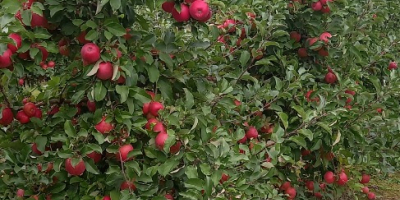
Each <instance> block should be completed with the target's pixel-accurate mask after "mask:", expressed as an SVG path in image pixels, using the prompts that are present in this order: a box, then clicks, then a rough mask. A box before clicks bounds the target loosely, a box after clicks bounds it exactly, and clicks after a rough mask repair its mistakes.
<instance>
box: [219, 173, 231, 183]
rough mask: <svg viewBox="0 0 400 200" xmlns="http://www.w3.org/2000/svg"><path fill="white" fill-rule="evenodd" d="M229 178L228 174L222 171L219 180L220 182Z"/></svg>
mask: <svg viewBox="0 0 400 200" xmlns="http://www.w3.org/2000/svg"><path fill="white" fill-rule="evenodd" d="M228 179H229V175H227V174H225V173H223V174H222V176H221V179H220V180H219V182H220V183H221V184H222V183H224V182H225V181H227V180H228Z"/></svg>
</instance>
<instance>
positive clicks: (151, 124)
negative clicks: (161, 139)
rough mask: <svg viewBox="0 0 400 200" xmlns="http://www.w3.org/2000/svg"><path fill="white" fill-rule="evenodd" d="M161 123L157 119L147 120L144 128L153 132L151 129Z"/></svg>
mask: <svg viewBox="0 0 400 200" xmlns="http://www.w3.org/2000/svg"><path fill="white" fill-rule="evenodd" d="M158 123H160V122H159V121H158V120H157V119H155V118H151V119H149V120H147V123H146V125H144V127H145V128H146V129H147V130H148V131H151V128H152V127H154V126H155V125H156V124H158Z"/></svg>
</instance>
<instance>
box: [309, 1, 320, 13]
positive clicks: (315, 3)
mask: <svg viewBox="0 0 400 200" xmlns="http://www.w3.org/2000/svg"><path fill="white" fill-rule="evenodd" d="M311 8H312V9H313V10H314V11H320V10H321V9H322V4H321V2H319V1H317V2H314V3H312V4H311Z"/></svg>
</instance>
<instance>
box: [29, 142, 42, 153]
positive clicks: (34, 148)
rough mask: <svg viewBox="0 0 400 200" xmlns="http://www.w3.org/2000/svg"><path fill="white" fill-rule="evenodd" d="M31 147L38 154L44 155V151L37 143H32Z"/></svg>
mask: <svg viewBox="0 0 400 200" xmlns="http://www.w3.org/2000/svg"><path fill="white" fill-rule="evenodd" d="M31 149H32V152H33V153H35V154H37V155H42V154H43V152H41V151H39V149H38V148H37V144H36V143H33V144H32V146H31Z"/></svg>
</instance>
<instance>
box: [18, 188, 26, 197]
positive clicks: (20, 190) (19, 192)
mask: <svg viewBox="0 0 400 200" xmlns="http://www.w3.org/2000/svg"><path fill="white" fill-rule="evenodd" d="M24 194H25V190H23V189H18V190H17V197H24Z"/></svg>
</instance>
